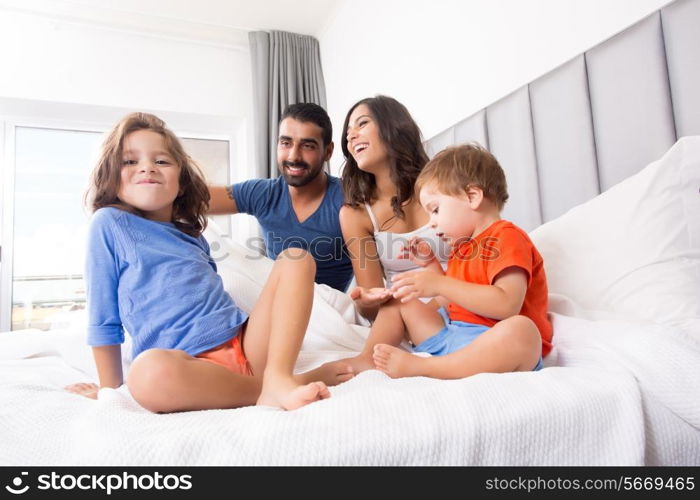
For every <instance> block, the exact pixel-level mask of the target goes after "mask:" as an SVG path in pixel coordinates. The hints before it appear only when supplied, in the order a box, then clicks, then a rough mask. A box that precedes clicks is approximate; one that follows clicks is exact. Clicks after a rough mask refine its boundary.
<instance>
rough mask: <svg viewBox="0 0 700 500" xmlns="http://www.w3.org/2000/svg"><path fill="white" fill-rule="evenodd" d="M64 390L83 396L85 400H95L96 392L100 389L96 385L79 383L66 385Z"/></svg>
mask: <svg viewBox="0 0 700 500" xmlns="http://www.w3.org/2000/svg"><path fill="white" fill-rule="evenodd" d="M64 389H65V390H66V391H68V392H72V393H73V394H78V395H80V396H85V397H86V398H90V399H97V392H98V391H99V390H100V387H99V386H98V385H97V384H91V383H79V384H71V385H67V386H66V387H64Z"/></svg>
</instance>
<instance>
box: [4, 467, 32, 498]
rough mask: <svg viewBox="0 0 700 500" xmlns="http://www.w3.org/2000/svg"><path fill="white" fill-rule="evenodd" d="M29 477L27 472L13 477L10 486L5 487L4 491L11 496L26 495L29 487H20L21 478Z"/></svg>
mask: <svg viewBox="0 0 700 500" xmlns="http://www.w3.org/2000/svg"><path fill="white" fill-rule="evenodd" d="M27 475H29V473H28V472H22V473H21V474H20V475H19V476H17V477H15V478H14V479H13V480H12V486H10V485H7V486H5V489H6V490H7V491H9V492H10V493H12V494H13V495H21V494H22V493H26V492H27V490H28V489H29V485H28V484H27V485H24V486H22V483H23V481H22V479H23V478H22V476H27Z"/></svg>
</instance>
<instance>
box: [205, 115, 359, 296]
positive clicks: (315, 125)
mask: <svg viewBox="0 0 700 500" xmlns="http://www.w3.org/2000/svg"><path fill="white" fill-rule="evenodd" d="M332 154H333V129H332V125H331V120H330V118H329V117H328V113H326V111H325V110H324V109H323V108H322V107H320V106H318V105H316V104H311V103H299V104H292V105H290V106H288V107H287V109H286V110H285V111H284V113H283V114H282V118H281V120H280V126H279V138H278V141H277V166H278V168H279V171H280V174H281V176H280V177H278V178H277V179H253V180H249V181H245V182H241V183H238V184H234V185H233V186H228V187H224V186H211V187H210V188H209V191H210V193H211V202H210V207H209V213H210V214H212V215H218V214H235V213H247V214H251V215H253V216H255V218H256V219H257V220H258V222H259V223H260V226H262V229H263V234H264V237H265V246H266V249H267V256H268V257H270V258H271V259H276V258H277V255H278V254H279V253H280V252H282V250H284V249H286V248H289V247H299V248H304V249H305V250H307V251H308V252H309V253H310V254H311V255H312V256H313V257H314V259H315V260H316V282H317V283H325V284H327V285H329V286H331V287H333V288H336V289H338V290H340V291H345V289H346V288H347V286H348V284H349V283H350V280H351V279H352V264H351V262H350V258H349V257H348V255H347V251H346V249H345V244H344V242H343V235H342V233H341V231H340V222H339V220H338V213H339V211H340V207H341V206H342V204H343V189H342V186H341V184H340V179H338V178H337V177H333V176H331V175H328V174H327V173H326V172H324V170H323V165H324V162H326V161H328V160H329V159H330V157H331V155H332Z"/></svg>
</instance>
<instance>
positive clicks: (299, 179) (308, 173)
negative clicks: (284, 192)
mask: <svg viewBox="0 0 700 500" xmlns="http://www.w3.org/2000/svg"><path fill="white" fill-rule="evenodd" d="M287 167H296V168H303V169H305V173H304V174H303V175H290V174H289V173H287ZM281 171H282V177H284V180H285V181H286V182H287V184H289V185H290V186H293V187H302V186H306V185H307V184H309V183H311V182H312V181H313V180H314V179H316V177H318V175H319V174H320V173H321V172H322V171H323V163H321V165H319V166H318V167H317V168H316V169H312V168H311V167H309V164H308V163H306V162H303V161H299V162H292V161H285V162H282V169H281Z"/></svg>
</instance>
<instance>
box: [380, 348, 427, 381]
mask: <svg viewBox="0 0 700 500" xmlns="http://www.w3.org/2000/svg"><path fill="white" fill-rule="evenodd" d="M373 359H374V364H375V366H376V367H377V370H380V371H382V372H384V373H386V374H387V375H389V376H390V377H391V378H399V377H417V376H420V375H422V374H423V373H422V371H421V370H420V368H421V366H422V365H423V363H425V358H420V357H418V356H414V355H413V354H411V353H410V352H406V351H404V350H402V349H399V348H398V347H394V346H390V345H387V344H377V345H376V346H374V355H373Z"/></svg>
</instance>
